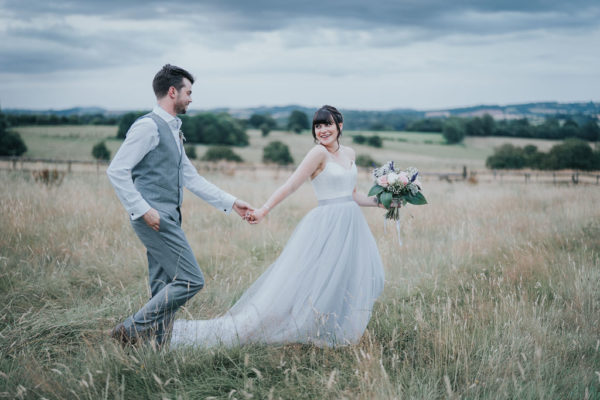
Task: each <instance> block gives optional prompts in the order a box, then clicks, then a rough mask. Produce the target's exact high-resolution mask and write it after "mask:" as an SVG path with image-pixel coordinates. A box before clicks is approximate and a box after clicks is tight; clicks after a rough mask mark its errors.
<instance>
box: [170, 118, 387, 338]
mask: <svg viewBox="0 0 600 400" xmlns="http://www.w3.org/2000/svg"><path fill="white" fill-rule="evenodd" d="M342 128H343V117H342V114H341V113H340V112H339V111H338V110H337V109H336V108H335V107H332V106H323V107H321V108H320V109H319V110H317V112H316V113H315V115H314V117H313V124H312V135H313V138H314V140H315V143H317V145H316V146H314V147H313V148H312V149H311V150H310V151H309V152H308V154H307V155H306V156H305V158H304V160H302V162H301V163H300V165H299V166H298V168H297V169H296V171H294V173H293V174H292V175H291V176H290V178H289V179H288V180H287V181H286V182H285V184H283V185H282V186H281V187H279V188H278V189H277V190H276V191H275V192H274V193H273V194H272V195H271V197H269V199H268V200H267V201H266V202H265V204H264V205H263V206H262V207H261V208H260V209H257V210H255V211H254V212H253V213H251V214H250V215H249V216H248V220H249V221H250V223H253V224H256V223H259V222H260V221H261V220H262V219H263V218H264V217H265V216H266V215H267V214H268V213H269V211H271V210H272V209H273V208H274V207H276V206H277V205H278V204H279V203H281V202H282V201H283V200H284V199H285V198H286V197H287V196H289V195H290V194H292V193H293V192H294V191H295V190H296V189H298V187H299V186H300V185H301V184H302V183H303V182H304V181H306V180H307V179H308V178H310V179H311V183H312V186H313V188H314V191H315V194H316V197H317V199H318V201H319V205H318V206H317V207H316V208H314V209H313V210H311V211H310V212H309V213H308V214H307V215H306V216H305V217H304V218H303V219H302V221H300V223H299V224H298V226H297V227H296V229H295V231H294V232H293V234H292V236H291V237H290V239H289V241H288V242H287V244H286V246H285V248H284V249H283V251H282V252H281V255H280V256H279V258H277V260H275V262H274V263H273V264H272V265H271V266H270V267H269V268H268V269H267V270H266V271H265V272H264V273H263V274H262V275H261V276H260V277H259V278H258V279H257V280H256V282H254V283H253V284H252V285H251V286H250V287H249V288H248V290H247V291H246V292H245V293H244V294H243V295H242V297H241V298H240V299H239V300H238V301H237V302H236V303H235V304H234V306H233V307H232V308H231V309H230V310H229V311H228V312H227V313H226V314H225V315H223V316H221V317H218V318H215V319H209V320H192V321H190V320H177V321H175V323H174V325H173V331H172V336H171V348H176V347H179V346H188V345H189V346H200V347H212V346H219V345H224V346H235V345H238V344H247V343H311V344H314V345H317V346H322V347H324V346H329V347H333V346H340V345H346V344H355V343H358V341H359V340H360V338H361V337H362V335H363V333H364V331H365V328H366V326H367V323H368V322H369V318H370V316H371V309H372V307H373V303H374V302H375V300H376V299H377V297H378V296H379V295H380V293H381V291H382V289H383V280H384V273H383V267H382V263H381V257H380V256H379V252H378V250H377V246H376V243H375V239H374V238H373V235H372V234H371V231H370V230H369V227H368V225H367V222H366V221H365V218H364V217H363V215H362V213H361V211H360V209H359V207H358V206H366V207H375V206H377V205H378V204H377V202H376V199H375V198H374V197H367V196H366V195H365V194H362V193H359V192H357V191H356V175H357V170H356V165H355V163H354V159H355V154H354V150H352V149H351V148H350V147H347V146H342V145H341V144H340V142H339V139H340V136H342Z"/></svg>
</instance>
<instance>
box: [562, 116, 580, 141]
mask: <svg viewBox="0 0 600 400" xmlns="http://www.w3.org/2000/svg"><path fill="white" fill-rule="evenodd" d="M578 135H579V125H577V122H575V121H573V120H572V119H568V120H566V121H565V123H564V124H563V126H561V128H560V136H561V137H563V138H565V139H566V138H572V137H576V136H578Z"/></svg>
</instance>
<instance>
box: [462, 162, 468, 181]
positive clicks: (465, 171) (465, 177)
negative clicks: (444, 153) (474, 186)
mask: <svg viewBox="0 0 600 400" xmlns="http://www.w3.org/2000/svg"><path fill="white" fill-rule="evenodd" d="M462 177H463V180H465V179H467V166H466V165H463V173H462Z"/></svg>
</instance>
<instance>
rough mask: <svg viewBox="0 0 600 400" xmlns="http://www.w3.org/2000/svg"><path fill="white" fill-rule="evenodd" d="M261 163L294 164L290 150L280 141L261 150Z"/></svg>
mask: <svg viewBox="0 0 600 400" xmlns="http://www.w3.org/2000/svg"><path fill="white" fill-rule="evenodd" d="M263 162H266V163H269V162H272V163H276V164H280V165H287V164H291V163H293V162H294V159H293V158H292V155H291V154H290V149H289V148H288V147H287V146H286V145H285V144H284V143H282V142H280V141H274V142H271V143H269V144H268V145H266V146H265V148H264V149H263Z"/></svg>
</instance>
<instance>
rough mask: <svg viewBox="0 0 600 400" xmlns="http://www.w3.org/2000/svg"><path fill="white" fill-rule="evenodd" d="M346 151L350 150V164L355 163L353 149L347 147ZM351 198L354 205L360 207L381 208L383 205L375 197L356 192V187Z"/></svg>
mask: <svg viewBox="0 0 600 400" xmlns="http://www.w3.org/2000/svg"><path fill="white" fill-rule="evenodd" d="M347 149H348V150H350V156H351V157H352V162H355V158H356V155H355V153H354V149H352V148H350V147H348V148H347ZM352 198H353V199H354V201H355V202H356V204H358V205H359V206H361V207H383V205H382V204H380V203H379V202H378V201H377V197H376V196H370V197H369V196H367V195H366V194H364V193H362V192H358V191H357V190H356V187H355V188H354V191H353V192H352Z"/></svg>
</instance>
